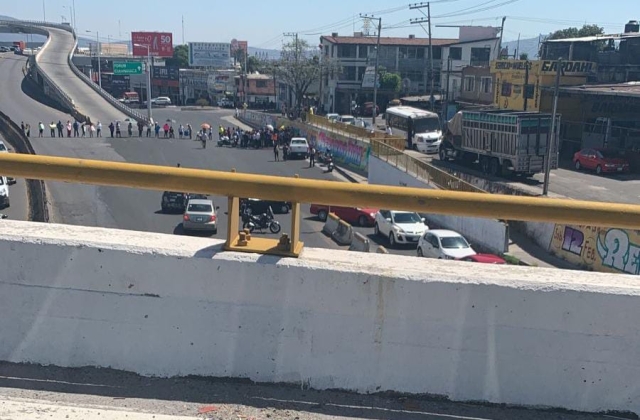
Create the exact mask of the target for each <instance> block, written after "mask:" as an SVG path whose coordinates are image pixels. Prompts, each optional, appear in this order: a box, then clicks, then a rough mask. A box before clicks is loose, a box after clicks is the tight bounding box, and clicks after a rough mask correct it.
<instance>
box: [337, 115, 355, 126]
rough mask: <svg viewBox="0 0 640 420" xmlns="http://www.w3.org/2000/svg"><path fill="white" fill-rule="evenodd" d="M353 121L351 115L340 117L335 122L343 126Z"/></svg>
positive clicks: (353, 118)
mask: <svg viewBox="0 0 640 420" xmlns="http://www.w3.org/2000/svg"><path fill="white" fill-rule="evenodd" d="M355 119H356V118H355V117H354V116H353V115H340V116H339V117H338V119H337V120H336V121H337V122H341V123H343V124H351V123H353V122H354V121H355Z"/></svg>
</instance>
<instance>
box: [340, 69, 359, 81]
mask: <svg viewBox="0 0 640 420" xmlns="http://www.w3.org/2000/svg"><path fill="white" fill-rule="evenodd" d="M356 69H357V67H355V66H344V67H343V68H342V77H341V79H342V80H356Z"/></svg>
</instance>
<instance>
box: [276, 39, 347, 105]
mask: <svg viewBox="0 0 640 420" xmlns="http://www.w3.org/2000/svg"><path fill="white" fill-rule="evenodd" d="M270 67H271V69H269V70H268V73H273V72H274V68H275V71H276V74H277V79H278V80H279V81H281V82H283V83H285V84H287V85H289V86H290V87H291V89H292V90H293V94H294V96H295V99H296V103H297V104H298V105H301V104H302V99H303V98H304V96H305V95H306V94H307V91H308V90H309V87H310V86H311V85H312V84H313V83H315V82H319V81H320V76H321V75H322V74H327V72H339V71H340V69H339V67H338V66H337V65H336V63H335V61H334V60H332V59H330V58H329V57H323V58H322V59H320V57H319V53H318V52H316V51H312V50H311V48H309V44H308V42H307V41H305V40H302V39H299V40H297V41H292V42H289V43H287V44H285V45H283V47H282V51H281V53H280V59H279V60H277V61H275V62H272V63H270Z"/></svg>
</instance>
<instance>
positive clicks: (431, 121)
mask: <svg viewBox="0 0 640 420" xmlns="http://www.w3.org/2000/svg"><path fill="white" fill-rule="evenodd" d="M385 119H386V121H387V125H388V126H389V127H391V130H392V131H393V134H394V135H398V136H403V137H405V138H407V147H410V146H411V147H412V148H413V149H414V150H417V151H419V152H422V153H438V150H439V149H440V143H441V142H442V126H441V125H440V117H438V114H435V113H433V112H429V111H425V110H424V109H418V108H412V107H410V106H394V107H391V108H387V112H386V114H385ZM409 120H411V121H412V122H413V137H412V143H413V144H412V145H409V139H408V135H407V130H408V127H409Z"/></svg>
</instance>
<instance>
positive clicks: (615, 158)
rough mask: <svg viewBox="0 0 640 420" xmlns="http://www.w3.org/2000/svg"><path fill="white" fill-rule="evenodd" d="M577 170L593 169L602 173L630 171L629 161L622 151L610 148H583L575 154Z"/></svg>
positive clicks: (574, 163) (574, 161)
mask: <svg viewBox="0 0 640 420" xmlns="http://www.w3.org/2000/svg"><path fill="white" fill-rule="evenodd" d="M573 165H574V166H575V168H576V170H580V169H582V168H584V169H591V170H595V171H596V173H597V174H598V175H600V174H602V173H620V172H629V162H628V161H627V160H626V159H625V158H624V157H623V156H622V154H621V153H620V152H617V151H615V150H609V149H582V150H580V151H579V152H576V154H574V155H573Z"/></svg>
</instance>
